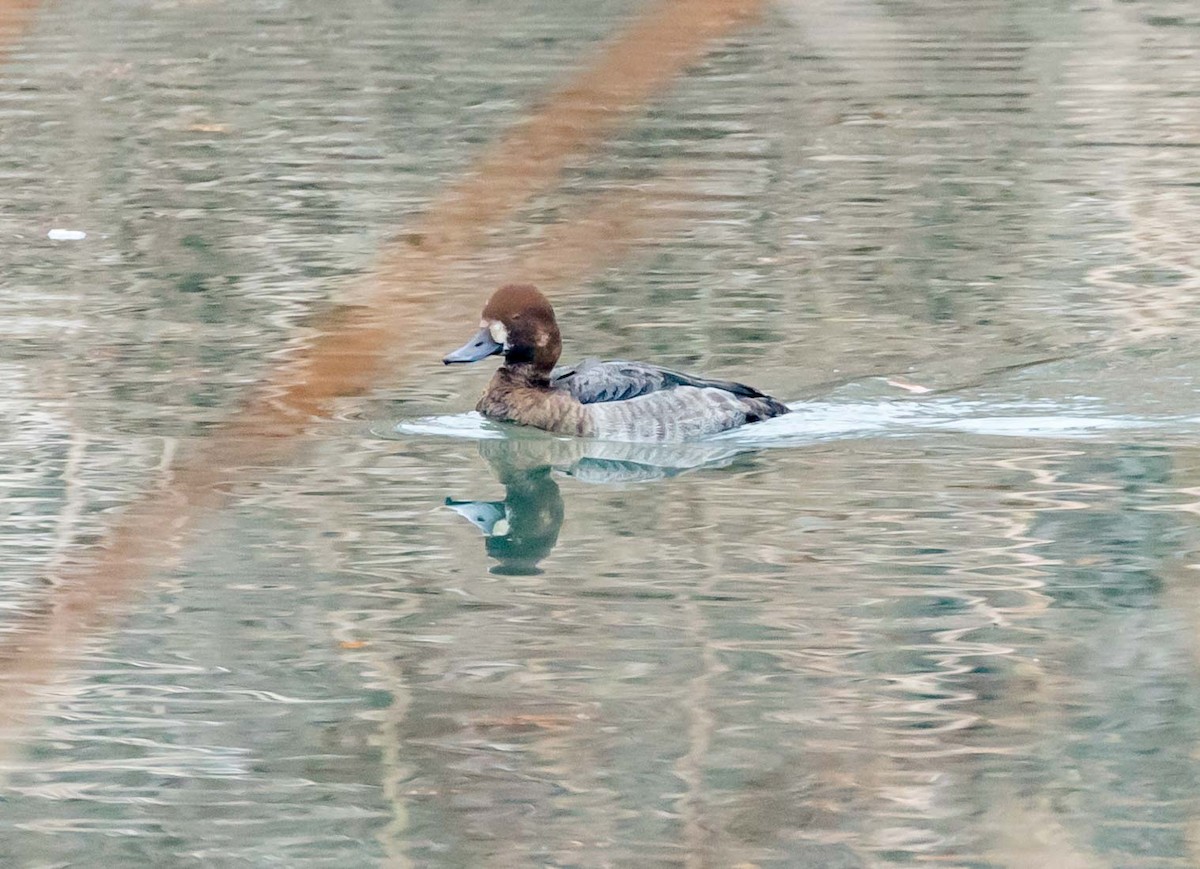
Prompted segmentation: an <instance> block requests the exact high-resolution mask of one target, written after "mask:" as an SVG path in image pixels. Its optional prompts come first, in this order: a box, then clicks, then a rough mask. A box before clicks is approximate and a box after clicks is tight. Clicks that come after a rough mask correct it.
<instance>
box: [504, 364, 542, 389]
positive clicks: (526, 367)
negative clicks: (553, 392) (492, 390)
mask: <svg viewBox="0 0 1200 869" xmlns="http://www.w3.org/2000/svg"><path fill="white" fill-rule="evenodd" d="M494 382H495V383H496V384H497V385H499V384H503V385H504V386H507V387H510V388H512V387H527V388H528V387H532V388H534V389H549V388H550V372H549V371H546V370H544V369H541V368H538V367H536V366H534V365H532V364H530V363H528V362H506V363H505V364H504V365H501V366H500V367H499V368H498V369H497V370H496V377H495V381H494Z"/></svg>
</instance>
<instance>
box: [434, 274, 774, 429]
mask: <svg viewBox="0 0 1200 869" xmlns="http://www.w3.org/2000/svg"><path fill="white" fill-rule="evenodd" d="M561 351H562V338H561V336H560V335H559V331H558V322H557V321H556V320H555V318H554V308H553V307H551V305H550V302H549V301H548V300H547V299H546V297H545V296H543V295H542V294H541V293H540V292H538V290H537V289H536V288H535V287H532V286H529V285H527V284H508V285H506V286H503V287H501V288H500V289H498V290H496V292H495V293H493V294H492V297H491V298H490V299H489V300H488V303H487V305H486V306H485V307H484V309H483V319H482V320H481V321H480V323H479V331H478V332H476V333H475V335H474V336H473V337H472V338H471V340H469V341H468V342H467V343H466V344H464V345H463V346H462V347H460V348H459V349H457V350H455V351H454V352H453V353H451V354H449V355H448V356H446V357H445V358H444V359H443V360H442V361H443V362H445V363H446V364H447V365H452V364H454V363H459V362H478V361H479V360H481V359H486V358H487V357H489V356H494V355H496V354H501V353H502V354H503V355H504V364H503V365H501V366H500V368H499V370H497V371H496V374H495V375H494V376H493V377H492V380H491V383H489V384H488V387H487V390H486V391H485V392H484V393H483V397H482V398H480V399H479V403H478V404H477V405H476V406H475V409H476V410H477V411H479V412H480V413H481V414H483V415H484V416H485V417H487V418H488V419H493V420H497V421H499V422H513V423H518V424H521V425H528V426H533V427H535V428H540V429H544V430H545V431H550V432H555V433H556V434H566V435H578V436H581V437H595V438H603V439H606V440H625V441H681V440H689V439H692V438H698V437H703V436H705V435H710V434H715V433H716V432H720V431H725V430H726V429H731V428H737V427H738V426H741V425H746V424H748V423H753V422H758V421H759V420H763V419H769V418H771V417H773V416H779V415H780V414H784V413H787V412H788V409H787V406H786V405H784V404H783V403H782V402H780V401H777V400H776V399H774V398H772V397H771V396H769V395H764V394H763V393H761V392H759V391H758V390H757V389H754V388H753V387H750V386H746V385H744V384H741V383H732V382H729V381H726V380H710V379H708V378H704V377H695V376H693V375H691V374H683V373H681V372H679V371H672V370H670V369H669V368H660V367H659V366H657V365H649V364H647V363H644V362H624V361H619V360H618V361H611V362H601V361H599V360H596V359H586V360H584V361H583V362H581V363H579V364H578V365H573V366H570V367H562V366H560V367H558V368H556V367H555V363H557V362H558V356H559V353H560V352H561Z"/></svg>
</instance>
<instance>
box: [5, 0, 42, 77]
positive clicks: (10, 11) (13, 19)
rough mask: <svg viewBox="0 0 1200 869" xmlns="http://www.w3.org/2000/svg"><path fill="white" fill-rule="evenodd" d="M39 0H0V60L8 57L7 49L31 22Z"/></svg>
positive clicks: (39, 3)
mask: <svg viewBox="0 0 1200 869" xmlns="http://www.w3.org/2000/svg"><path fill="white" fill-rule="evenodd" d="M41 5H42V4H41V2H40V0H0V62H3V61H5V60H7V59H8V49H9V47H10V46H11V45H12V44H13V43H14V42H16V41H17V40H18V39H20V38H21V36H22V35H24V33H25V31H26V30H28V29H29V26H30V25H31V24H32V23H33V18H34V16H35V15H36V14H37V9H38V7H39V6H41Z"/></svg>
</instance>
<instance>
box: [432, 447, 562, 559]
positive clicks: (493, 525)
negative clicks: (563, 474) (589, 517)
mask: <svg viewBox="0 0 1200 869" xmlns="http://www.w3.org/2000/svg"><path fill="white" fill-rule="evenodd" d="M499 476H500V482H501V483H503V484H504V500H503V501H456V500H454V499H453V498H447V499H446V506H447V507H449V508H450V509H451V510H453V511H454V512H455V513H457V514H458V515H460V516H463V517H465V518H467V519H469V520H470V522H471V524H473V525H474V526H475V527H476V528H478V529H479V530H480V531H482V532H483V534H484V541H483V545H484V548H485V549H487V554H488V555H490V556H491V557H492V558H494V559H496V560H497V561H499V562H500V563H499V564H498V565H497V566H495V567H493V568H492V573H498V574H502V575H508V576H523V575H529V574H535V573H541V571H540V570H538V566H537V565H538V562H539V561H541V560H542V559H543V558H545V557H546V556H547V555H549V554H550V552H551V550H553V549H554V544H555V543H557V542H558V529H559V528H561V527H562V521H563V500H562V495H561V494H559V491H558V483H556V482H554V480H553V479H551V477H550V468H549V467H548V466H544V467H541V468H531V469H526V470H511V471H509V472H507V473H501V474H500V475H499Z"/></svg>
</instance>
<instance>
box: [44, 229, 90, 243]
mask: <svg viewBox="0 0 1200 869" xmlns="http://www.w3.org/2000/svg"><path fill="white" fill-rule="evenodd" d="M46 238H48V239H50V240H51V241H83V240H84V239H85V238H87V233H86V232H84V231H83V230H82V229H52V230H50V231H49V232H48V233H46Z"/></svg>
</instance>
